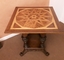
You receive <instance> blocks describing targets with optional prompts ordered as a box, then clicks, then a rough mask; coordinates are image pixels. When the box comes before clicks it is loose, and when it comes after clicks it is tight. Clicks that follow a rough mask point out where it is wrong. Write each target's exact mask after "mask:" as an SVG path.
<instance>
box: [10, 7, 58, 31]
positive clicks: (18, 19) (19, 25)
mask: <svg viewBox="0 0 64 60" xmlns="http://www.w3.org/2000/svg"><path fill="white" fill-rule="evenodd" d="M10 29H17V30H19V29H58V27H57V25H56V22H55V19H54V16H53V14H52V11H51V9H50V8H27V7H26V8H18V9H17V12H16V14H15V16H14V20H13V22H12V25H11V28H10Z"/></svg>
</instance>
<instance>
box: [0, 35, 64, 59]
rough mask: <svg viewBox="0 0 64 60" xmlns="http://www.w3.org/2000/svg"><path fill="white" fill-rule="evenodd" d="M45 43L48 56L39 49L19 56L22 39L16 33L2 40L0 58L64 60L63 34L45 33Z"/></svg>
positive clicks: (21, 48)
mask: <svg viewBox="0 0 64 60" xmlns="http://www.w3.org/2000/svg"><path fill="white" fill-rule="evenodd" d="M45 44H46V45H45V46H46V50H47V51H48V52H49V53H50V55H49V56H45V55H44V54H43V53H42V52H41V51H30V52H27V53H26V54H25V55H24V56H22V57H21V56H20V55H19V53H20V52H21V51H22V50H23V41H22V39H21V35H18V36H16V37H13V38H10V39H9V40H6V41H4V46H3V48H1V49H0V60H43V59H44V60H64V35H63V34H47V40H46V43H45Z"/></svg>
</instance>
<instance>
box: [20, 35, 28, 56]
mask: <svg viewBox="0 0 64 60" xmlns="http://www.w3.org/2000/svg"><path fill="white" fill-rule="evenodd" d="M26 37H27V34H23V35H22V36H21V38H22V40H23V42H24V45H23V47H24V50H23V51H22V52H21V53H20V55H21V56H23V55H24V54H25V53H26V52H27V51H28V50H26V49H25V48H27V38H26Z"/></svg>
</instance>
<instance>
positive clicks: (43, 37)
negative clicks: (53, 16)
mask: <svg viewBox="0 0 64 60" xmlns="http://www.w3.org/2000/svg"><path fill="white" fill-rule="evenodd" d="M40 36H41V48H42V51H43V53H44V54H45V55H46V56H48V55H49V53H48V52H47V51H46V50H45V41H46V34H41V35H40Z"/></svg>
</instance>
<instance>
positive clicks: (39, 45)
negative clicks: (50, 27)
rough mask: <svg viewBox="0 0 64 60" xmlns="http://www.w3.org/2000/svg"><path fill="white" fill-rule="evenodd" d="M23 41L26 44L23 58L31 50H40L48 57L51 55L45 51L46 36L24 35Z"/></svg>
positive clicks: (22, 53)
mask: <svg viewBox="0 0 64 60" xmlns="http://www.w3.org/2000/svg"><path fill="white" fill-rule="evenodd" d="M22 40H23V42H24V45H23V47H24V50H23V51H22V52H21V53H20V55H21V56H23V55H24V54H25V53H26V52H28V51H31V50H36V51H38V50H40V51H42V52H43V53H44V54H45V55H46V56H48V55H49V53H48V52H47V51H46V50H45V41H46V34H23V35H22Z"/></svg>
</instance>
